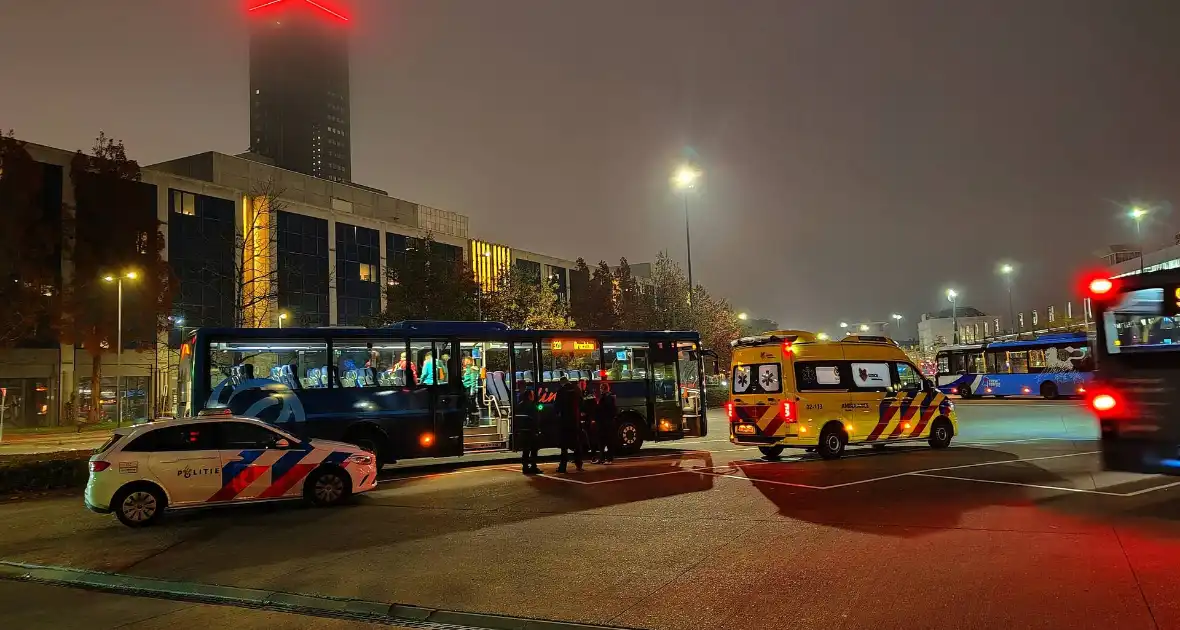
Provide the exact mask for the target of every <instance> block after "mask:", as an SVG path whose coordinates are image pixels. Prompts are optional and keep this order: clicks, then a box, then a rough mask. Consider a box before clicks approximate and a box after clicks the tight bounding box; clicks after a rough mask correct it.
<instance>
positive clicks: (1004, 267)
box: [1000, 263, 1016, 275]
mask: <svg viewBox="0 0 1180 630" xmlns="http://www.w3.org/2000/svg"><path fill="white" fill-rule="evenodd" d="M1015 270H1016V268H1015V267H1013V266H1012V265H1009V264H1007V263H1005V264H1003V265H1002V266H1000V273H1002V274H1004V275H1008V274H1010V273H1012V272H1013V271H1015Z"/></svg>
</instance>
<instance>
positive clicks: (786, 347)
mask: <svg viewBox="0 0 1180 630" xmlns="http://www.w3.org/2000/svg"><path fill="white" fill-rule="evenodd" d="M783 354H791V342H789V341H784V342H783Z"/></svg>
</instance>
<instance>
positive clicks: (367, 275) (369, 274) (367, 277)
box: [360, 264, 377, 282]
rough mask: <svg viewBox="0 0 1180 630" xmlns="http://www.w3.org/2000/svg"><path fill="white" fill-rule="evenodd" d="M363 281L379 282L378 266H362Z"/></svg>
mask: <svg viewBox="0 0 1180 630" xmlns="http://www.w3.org/2000/svg"><path fill="white" fill-rule="evenodd" d="M360 272H361V280H362V281H364V282H376V281H377V265H365V264H362V265H360Z"/></svg>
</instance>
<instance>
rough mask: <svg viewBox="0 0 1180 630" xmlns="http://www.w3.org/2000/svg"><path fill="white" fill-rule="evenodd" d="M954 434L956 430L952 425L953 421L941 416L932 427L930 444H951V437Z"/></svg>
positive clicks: (945, 445) (934, 446) (943, 446)
mask: <svg viewBox="0 0 1180 630" xmlns="http://www.w3.org/2000/svg"><path fill="white" fill-rule="evenodd" d="M954 436H955V430H954V428H952V427H951V421H950V420H947V419H946V418H939V419H937V420H935V421H934V426H932V427H930V440H929V442H930V446H931V447H933V448H946V447H948V446H950V445H951V438H952V437H954Z"/></svg>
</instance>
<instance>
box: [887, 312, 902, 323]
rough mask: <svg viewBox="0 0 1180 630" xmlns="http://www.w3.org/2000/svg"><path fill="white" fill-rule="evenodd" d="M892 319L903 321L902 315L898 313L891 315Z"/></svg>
mask: <svg viewBox="0 0 1180 630" xmlns="http://www.w3.org/2000/svg"><path fill="white" fill-rule="evenodd" d="M890 317H892V318H893V319H896V320H897V321H899V322H900V321H901V315H898V314H897V313H894V314H892V315H890Z"/></svg>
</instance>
